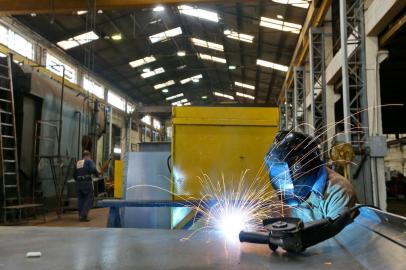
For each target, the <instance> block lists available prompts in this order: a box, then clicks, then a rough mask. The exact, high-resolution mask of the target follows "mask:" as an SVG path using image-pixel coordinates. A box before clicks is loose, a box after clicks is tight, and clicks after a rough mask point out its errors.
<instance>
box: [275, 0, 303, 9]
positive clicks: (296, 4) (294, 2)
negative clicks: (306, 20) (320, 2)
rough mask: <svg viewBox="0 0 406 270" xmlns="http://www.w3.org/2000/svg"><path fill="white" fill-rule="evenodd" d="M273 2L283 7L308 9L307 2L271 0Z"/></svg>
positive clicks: (300, 0)
mask: <svg viewBox="0 0 406 270" xmlns="http://www.w3.org/2000/svg"><path fill="white" fill-rule="evenodd" d="M272 1H273V2H276V3H279V4H285V5H292V6H295V7H300V8H309V1H308V0H272Z"/></svg>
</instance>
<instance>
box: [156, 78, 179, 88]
mask: <svg viewBox="0 0 406 270" xmlns="http://www.w3.org/2000/svg"><path fill="white" fill-rule="evenodd" d="M174 84H175V81H174V80H170V81H167V82H164V83H160V84H156V85H154V88H155V89H157V90H158V89H161V88H165V87H168V86H171V85H174Z"/></svg>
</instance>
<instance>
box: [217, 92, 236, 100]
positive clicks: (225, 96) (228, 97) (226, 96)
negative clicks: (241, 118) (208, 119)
mask: <svg viewBox="0 0 406 270" xmlns="http://www.w3.org/2000/svg"><path fill="white" fill-rule="evenodd" d="M213 94H214V95H215V96H218V97H223V98H227V99H231V100H234V97H233V96H230V95H226V94H223V93H220V92H213Z"/></svg>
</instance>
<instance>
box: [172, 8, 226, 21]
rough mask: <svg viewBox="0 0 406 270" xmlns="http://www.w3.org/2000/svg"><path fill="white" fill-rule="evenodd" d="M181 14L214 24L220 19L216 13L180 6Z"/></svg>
mask: <svg viewBox="0 0 406 270" xmlns="http://www.w3.org/2000/svg"><path fill="white" fill-rule="evenodd" d="M178 9H179V12H180V13H181V14H185V15H189V16H193V17H197V18H199V19H205V20H209V21H212V22H218V21H219V17H218V15H217V13H216V12H212V11H208V10H205V9H201V8H194V7H191V6H187V5H181V6H178Z"/></svg>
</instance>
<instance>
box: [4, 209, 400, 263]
mask: <svg viewBox="0 0 406 270" xmlns="http://www.w3.org/2000/svg"><path fill="white" fill-rule="evenodd" d="M405 224H406V223H405V219H404V218H402V217H398V216H395V215H388V214H387V213H385V212H381V211H377V210H371V209H361V214H360V215H359V217H357V218H356V220H355V222H354V223H352V224H350V225H349V226H347V227H346V228H345V229H344V230H343V231H342V232H341V233H339V234H338V235H337V236H336V237H335V238H331V239H329V240H327V241H324V242H322V243H320V244H318V245H316V246H313V247H310V248H308V249H307V250H306V251H305V252H304V253H300V254H297V253H287V252H285V251H283V250H281V249H278V250H277V251H276V252H271V251H270V250H269V248H268V246H267V245H256V244H249V243H243V244H241V243H240V242H239V241H238V236H236V238H235V240H226V238H225V237H224V236H223V235H222V234H220V233H219V232H197V233H195V234H194V235H193V236H192V237H191V238H190V239H188V240H184V238H187V237H189V236H191V234H192V233H193V232H192V231H186V230H162V229H133V228H125V229H117V228H115V229H111V228H50V227H49V228H46V227H41V228H40V227H0V239H1V241H0V251H1V252H0V269H7V270H13V269H30V270H37V269H41V270H43V269H61V270H65V269H69V270H71V269H72V270H75V269H111V270H115V269H120V270H125V269H151V270H154V269H199V270H202V269H237V270H238V269H250V270H255V269H312V270H314V269H324V268H328V269H404V266H405V262H404V258H405V257H406V246H405V237H406V236H405V234H404V231H405V226H406V225H405ZM27 252H41V254H42V256H41V257H39V258H26V254H27Z"/></svg>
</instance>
